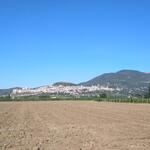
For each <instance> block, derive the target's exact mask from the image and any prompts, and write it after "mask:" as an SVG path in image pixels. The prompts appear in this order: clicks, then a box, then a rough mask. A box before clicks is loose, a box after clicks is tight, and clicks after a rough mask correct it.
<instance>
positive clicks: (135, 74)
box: [80, 70, 150, 93]
mask: <svg viewBox="0 0 150 150" xmlns="http://www.w3.org/2000/svg"><path fill="white" fill-rule="evenodd" d="M149 83H150V74H149V73H144V72H139V71H135V70H121V71H119V72H116V73H105V74H102V75H100V76H97V77H96V78H93V79H91V80H89V81H87V82H83V83H80V85H83V86H92V85H100V86H108V87H111V88H121V89H123V91H124V92H127V93H129V92H132V91H133V92H135V91H136V92H138V91H140V92H142V91H143V92H144V91H145V90H146V89H147V87H148V84H149Z"/></svg>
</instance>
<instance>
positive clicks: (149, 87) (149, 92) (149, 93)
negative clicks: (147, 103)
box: [148, 83, 150, 98]
mask: <svg viewBox="0 0 150 150" xmlns="http://www.w3.org/2000/svg"><path fill="white" fill-rule="evenodd" d="M148 98H150V83H149V86H148Z"/></svg>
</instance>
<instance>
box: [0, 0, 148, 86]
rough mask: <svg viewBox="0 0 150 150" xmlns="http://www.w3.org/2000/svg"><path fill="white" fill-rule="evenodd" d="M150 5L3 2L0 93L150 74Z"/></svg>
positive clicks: (144, 0) (132, 0)
mask: <svg viewBox="0 0 150 150" xmlns="http://www.w3.org/2000/svg"><path fill="white" fill-rule="evenodd" d="M149 16H150V1H149V0H0V69H1V71H0V88H8V87H14V86H31V87H34V86H39V85H47V84H51V83H53V82H56V81H70V82H75V83H78V82H82V81H86V80H89V79H91V78H93V77H95V76H97V75H100V74H102V73H105V72H115V71H118V70H121V69H134V70H140V71H144V72H150V17H149Z"/></svg>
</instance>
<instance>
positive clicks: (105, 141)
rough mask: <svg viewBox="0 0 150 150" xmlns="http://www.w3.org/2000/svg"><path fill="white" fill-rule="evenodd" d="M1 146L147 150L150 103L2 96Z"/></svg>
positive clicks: (35, 149)
mask: <svg viewBox="0 0 150 150" xmlns="http://www.w3.org/2000/svg"><path fill="white" fill-rule="evenodd" d="M0 149H1V150H5V149H6V150H150V105H149V104H123V103H122V104H119V103H109V102H108V103H104V102H103V103H102V102H92V101H90V102H88V101H49V102H1V103H0Z"/></svg>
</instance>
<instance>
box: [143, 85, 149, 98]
mask: <svg viewBox="0 0 150 150" xmlns="http://www.w3.org/2000/svg"><path fill="white" fill-rule="evenodd" d="M144 97H145V98H150V83H149V86H148V92H147V93H146V94H145V96H144Z"/></svg>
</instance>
